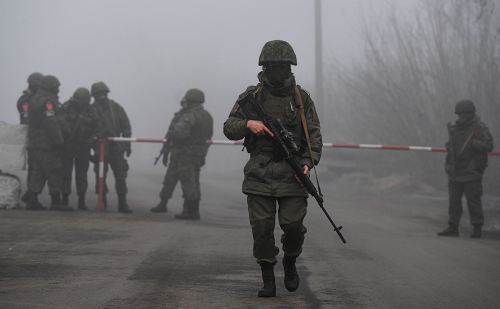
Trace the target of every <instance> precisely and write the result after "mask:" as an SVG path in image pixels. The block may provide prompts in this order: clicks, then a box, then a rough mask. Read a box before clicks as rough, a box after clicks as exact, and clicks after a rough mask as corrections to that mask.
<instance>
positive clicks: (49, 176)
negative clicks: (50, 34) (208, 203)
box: [17, 72, 213, 220]
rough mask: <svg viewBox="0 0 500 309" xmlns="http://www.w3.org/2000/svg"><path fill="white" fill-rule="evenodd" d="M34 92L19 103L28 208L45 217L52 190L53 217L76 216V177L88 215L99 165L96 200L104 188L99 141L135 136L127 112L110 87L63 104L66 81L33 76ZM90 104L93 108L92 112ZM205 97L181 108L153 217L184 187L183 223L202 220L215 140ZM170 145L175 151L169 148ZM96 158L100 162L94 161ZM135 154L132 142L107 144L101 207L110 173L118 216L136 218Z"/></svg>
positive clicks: (81, 92) (196, 96)
mask: <svg viewBox="0 0 500 309" xmlns="http://www.w3.org/2000/svg"><path fill="white" fill-rule="evenodd" d="M28 85H29V86H28V88H27V89H26V90H25V91H24V92H23V95H22V96H21V97H20V98H19V100H18V102H17V109H18V111H19V115H20V122H21V124H25V125H28V142H27V151H28V177H27V178H28V179H27V183H28V189H27V191H26V193H25V194H24V195H23V196H22V198H21V200H22V201H23V202H25V203H26V209H28V210H45V209H47V207H46V206H44V205H42V204H41V203H40V201H39V200H38V195H39V194H40V193H41V192H42V190H43V188H44V186H45V183H47V184H48V187H49V194H50V196H51V204H50V209H51V210H63V211H67V210H73V208H72V207H70V206H69V196H70V194H71V188H72V184H71V183H72V174H73V169H74V171H75V185H76V193H77V195H78V208H77V209H78V210H88V207H87V205H86V204H85V195H86V192H87V188H88V181H87V173H88V169H89V165H90V162H93V163H94V172H95V175H96V192H97V191H98V185H99V178H100V176H99V168H100V164H99V156H98V154H99V145H98V141H97V140H98V139H97V137H131V136H132V129H131V125H130V121H129V118H128V116H127V113H126V112H125V109H124V108H123V107H122V106H121V105H120V104H118V103H116V102H115V101H113V100H111V99H109V98H108V93H109V92H110V90H109V88H108V86H107V85H106V84H105V83H104V82H96V83H94V84H92V86H91V90H90V91H89V90H88V89H86V88H84V87H80V88H78V89H77V90H76V91H75V92H74V94H73V96H72V97H71V98H70V99H69V100H68V101H67V102H65V103H63V104H61V103H60V102H59V99H58V93H59V86H60V82H59V80H58V79H57V78H56V77H55V76H52V75H46V76H43V75H42V74H41V73H38V72H36V73H33V74H31V75H30V76H29V77H28ZM91 97H93V98H94V102H93V103H92V104H91V103H90V101H91ZM204 101H205V98H204V93H203V92H202V91H201V90H199V89H190V90H189V91H188V92H187V93H186V95H185V97H184V98H183V100H182V101H181V105H182V109H181V110H180V111H179V112H178V113H176V117H175V118H174V120H173V121H172V123H171V125H170V127H169V131H168V133H167V136H168V137H169V139H168V143H165V145H164V147H163V148H164V149H163V150H162V151H163V152H165V153H166V154H165V155H164V160H163V162H164V164H165V165H167V160H168V152H171V163H170V165H169V168H168V170H167V174H166V177H165V181H164V186H163V189H162V191H161V193H160V197H161V202H160V204H159V205H158V206H157V207H154V208H152V209H151V211H152V212H166V211H167V209H166V204H167V201H168V199H169V198H171V196H172V192H173V190H174V188H175V186H176V183H177V181H180V182H181V186H182V190H183V193H184V194H183V196H184V199H185V203H184V207H183V211H182V213H181V214H179V215H176V218H178V219H195V220H197V219H199V218H200V216H199V200H200V199H201V193H200V187H199V171H200V168H201V166H203V164H204V162H205V161H204V160H205V156H206V154H207V151H208V144H207V143H206V140H207V139H210V138H211V137H212V130H213V120H212V117H211V115H210V114H209V113H208V112H207V111H206V110H204V109H203V107H202V105H201V104H202V103H204ZM167 144H168V145H167ZM92 151H93V153H94V154H92ZM131 153H132V150H131V145H130V142H108V141H107V142H106V143H105V148H104V162H103V164H102V168H103V171H102V177H103V191H102V201H103V204H104V207H107V198H106V196H107V194H108V192H109V191H108V187H107V185H106V176H107V173H108V169H109V167H110V168H111V169H112V171H113V175H114V178H115V189H116V193H117V195H118V211H119V212H121V213H126V214H129V213H132V210H131V209H130V208H129V206H128V204H127V199H126V196H127V192H128V190H127V183H126V179H127V172H128V169H129V166H128V163H127V159H126V158H128V157H129V156H130V154H131Z"/></svg>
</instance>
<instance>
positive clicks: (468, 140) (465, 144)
mask: <svg viewBox="0 0 500 309" xmlns="http://www.w3.org/2000/svg"><path fill="white" fill-rule="evenodd" d="M480 122H481V121H478V122H476V124H475V125H474V127H473V128H472V131H471V132H470V134H469V136H467V139H466V140H465V143H464V145H463V146H462V149H460V152H459V153H458V157H460V155H461V154H462V152H463V151H464V149H465V147H466V146H467V144H469V142H470V139H471V138H472V135H473V134H474V132H476V129H477V127H478V126H479V123H480Z"/></svg>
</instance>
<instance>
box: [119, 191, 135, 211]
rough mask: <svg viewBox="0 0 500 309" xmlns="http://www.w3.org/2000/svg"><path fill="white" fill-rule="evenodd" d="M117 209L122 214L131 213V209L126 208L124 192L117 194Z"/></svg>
mask: <svg viewBox="0 0 500 309" xmlns="http://www.w3.org/2000/svg"><path fill="white" fill-rule="evenodd" d="M118 211H119V212H121V213H124V214H131V213H132V209H130V208H128V205H127V197H126V196H125V194H118Z"/></svg>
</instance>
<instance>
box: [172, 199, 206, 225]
mask: <svg viewBox="0 0 500 309" xmlns="http://www.w3.org/2000/svg"><path fill="white" fill-rule="evenodd" d="M174 217H175V218H176V219H183V220H200V200H184V205H183V207H182V213H181V214H180V215H175V216H174Z"/></svg>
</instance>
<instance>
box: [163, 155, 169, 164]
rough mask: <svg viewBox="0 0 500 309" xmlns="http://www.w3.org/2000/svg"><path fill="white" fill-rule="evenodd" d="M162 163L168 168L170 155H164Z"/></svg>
mask: <svg viewBox="0 0 500 309" xmlns="http://www.w3.org/2000/svg"><path fill="white" fill-rule="evenodd" d="M162 162H163V165H164V166H167V164H168V154H167V155H165V154H163V158H162Z"/></svg>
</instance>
